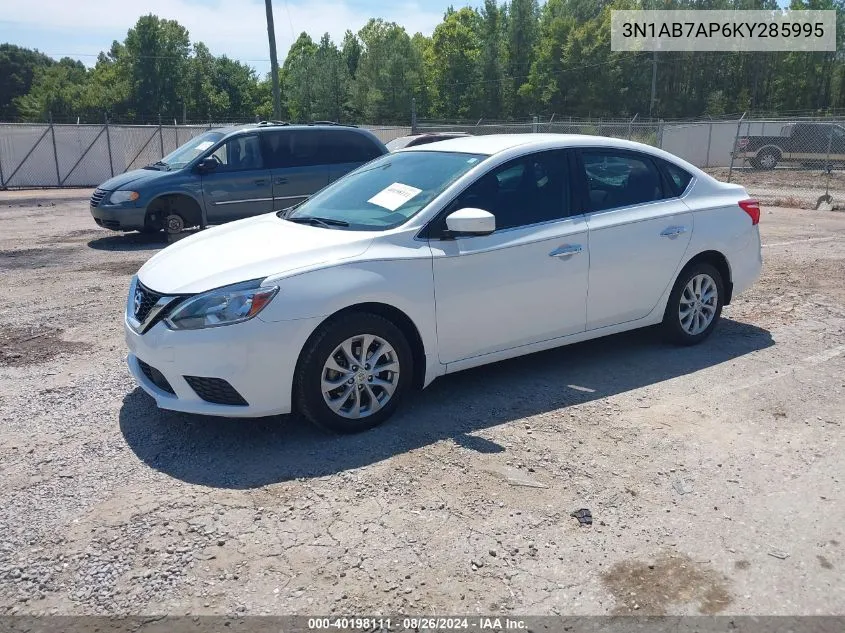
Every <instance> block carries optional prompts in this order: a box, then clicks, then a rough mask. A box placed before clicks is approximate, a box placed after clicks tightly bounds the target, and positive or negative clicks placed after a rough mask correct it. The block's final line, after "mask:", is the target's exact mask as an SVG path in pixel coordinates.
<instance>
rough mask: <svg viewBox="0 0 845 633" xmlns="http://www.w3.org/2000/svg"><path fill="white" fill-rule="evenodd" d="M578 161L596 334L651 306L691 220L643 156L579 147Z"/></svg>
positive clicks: (590, 315)
mask: <svg viewBox="0 0 845 633" xmlns="http://www.w3.org/2000/svg"><path fill="white" fill-rule="evenodd" d="M579 157H580V170H579V171H580V175H581V177H582V181H581V182H582V185H583V186H584V188H585V193H586V198H587V204H588V212H587V214H586V218H587V226H588V227H589V232H590V237H589V241H590V274H589V292H588V296H587V330H595V329H598V328H601V327H605V326H609V325H615V324H617V323H625V322H628V321H634V320H636V319H640V318H643V317H645V316H646V315H648V314H649V313H650V312H651V311H652V310H653V309H654V307H655V306H656V305H657V302H658V301H659V300H660V297H661V295H662V294H663V292H664V290H666V288H667V286H668V285H669V284H670V283H671V282H672V280H673V279H674V275H675V271H676V270H677V267H678V264H679V263H680V260H681V258H682V257H683V255H684V253H685V252H686V249H687V245H688V244H689V241H690V237H691V235H692V223H693V216H692V212H691V211H690V210H689V208H688V207H687V206H686V205H685V204H684V202H683V201H682V200H681V199H680V198H679V197H678V190H676V189H675V188H674V186H673V185H672V184H671V183H670V182H669V181H668V179H665V178H664V177H663V174H662V173H661V171H660V170H659V169H658V165H657V163H656V161H655V160H653V159H652V158H651V157H649V156H647V155H646V154H641V153H639V152H632V151H626V150H619V149H612V148H608V149H584V150H581V151H580V152H579ZM687 182H688V181H687ZM684 186H686V185H684Z"/></svg>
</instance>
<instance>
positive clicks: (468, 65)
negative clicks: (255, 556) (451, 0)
mask: <svg viewBox="0 0 845 633" xmlns="http://www.w3.org/2000/svg"><path fill="white" fill-rule="evenodd" d="M480 26H481V16H479V15H478V12H477V11H476V10H475V9H471V8H469V7H464V8H463V9H461V10H460V11H455V10H453V9H451V8H450V9H448V10H447V11H446V16H445V17H444V19H443V22H441V23H440V24H438V25H437V27H436V28H435V29H434V34H433V35H432V36H431V51H430V53H431V56H430V59H429V73H428V76H429V77H430V79H431V88H432V90H433V107H434V111H435V114H436V115H439V116H445V117H449V118H467V117H472V118H474V117H476V116H478V115H479V112H480V111H481V107H482V104H481V102H480V100H479V99H478V87H479V83H478V72H477V71H478V61H479V58H480V54H481V44H480V38H479V33H480V31H481V28H480Z"/></svg>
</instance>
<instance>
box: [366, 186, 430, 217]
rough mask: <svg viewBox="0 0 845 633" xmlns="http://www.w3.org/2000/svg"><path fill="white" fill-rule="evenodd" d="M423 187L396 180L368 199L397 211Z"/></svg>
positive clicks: (389, 209)
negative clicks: (418, 187)
mask: <svg viewBox="0 0 845 633" xmlns="http://www.w3.org/2000/svg"><path fill="white" fill-rule="evenodd" d="M421 191H422V189H417V188H416V187H412V186H411V185H403V184H402V183H401V182H394V183H393V184H392V185H388V186H387V187H385V188H384V189H382V190H381V191H379V192H378V193H377V194H376V195H374V196H373V197H372V198H370V199H369V200H367V202H371V203H373V204H377V205H378V206H380V207H384V208H385V209H387V210H388V211H396V209H398V208H399V207H401V206H402V205H403V204H405V203H406V202H408V200H410V199H411V198H413V197H414V196H416V195H417V194H418V193H419V192H421Z"/></svg>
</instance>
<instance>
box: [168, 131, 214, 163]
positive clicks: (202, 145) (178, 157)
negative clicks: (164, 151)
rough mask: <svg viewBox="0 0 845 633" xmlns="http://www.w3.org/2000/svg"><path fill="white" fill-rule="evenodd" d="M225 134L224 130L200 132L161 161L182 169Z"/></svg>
mask: <svg viewBox="0 0 845 633" xmlns="http://www.w3.org/2000/svg"><path fill="white" fill-rule="evenodd" d="M223 136H224V134H223V133H222V132H205V133H204V134H200V135H199V136H197V137H195V138H192V139H191V140H190V141H188V142H187V143H185V144H184V145H182V147H180V148H179V149H177V150H176V151H173V152H171V153H169V154H168V155H167V156H165V157H164V158H162V159H161V162H162V163H164V164H165V165H166V166H167V167H170V168H171V169H180V168H182V167H184V166H185V165H187V164H188V163H190V162H191V161H192V160H194V159H195V158H196V157H197V156H199V155H200V154H202V153H203V152H205V151H206V150H207V149H209V148H210V147H211V146H212V145H214V144H215V143H216V142H217V141H219V140H220V139H221V138H223Z"/></svg>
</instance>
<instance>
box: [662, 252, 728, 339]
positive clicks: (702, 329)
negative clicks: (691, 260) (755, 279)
mask: <svg viewBox="0 0 845 633" xmlns="http://www.w3.org/2000/svg"><path fill="white" fill-rule="evenodd" d="M724 287H725V286H724V281H723V280H722V275H720V274H719V271H718V270H716V268H714V267H713V266H711V265H710V264H706V263H703V262H702V263H698V264H694V265H692V266H689V267H688V268H686V269H685V270H684V271H682V273H681V274H680V275H679V276H678V280H677V281H676V282H675V286H674V288H672V294H671V295H669V302H668V303H667V304H666V312H665V313H664V315H663V331H664V333H665V334H666V336H667V338H668V339H669V340H671V341H673V342H675V343H679V344H681V345H695V344H696V343H700V342H701V341H703V340H704V339H706V338H707V337H708V336H710V333H711V332H712V331H713V328H714V327H716V322H717V321H718V320H719V317H720V316H721V314H722V305H723V301H724V294H725V293H724Z"/></svg>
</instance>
